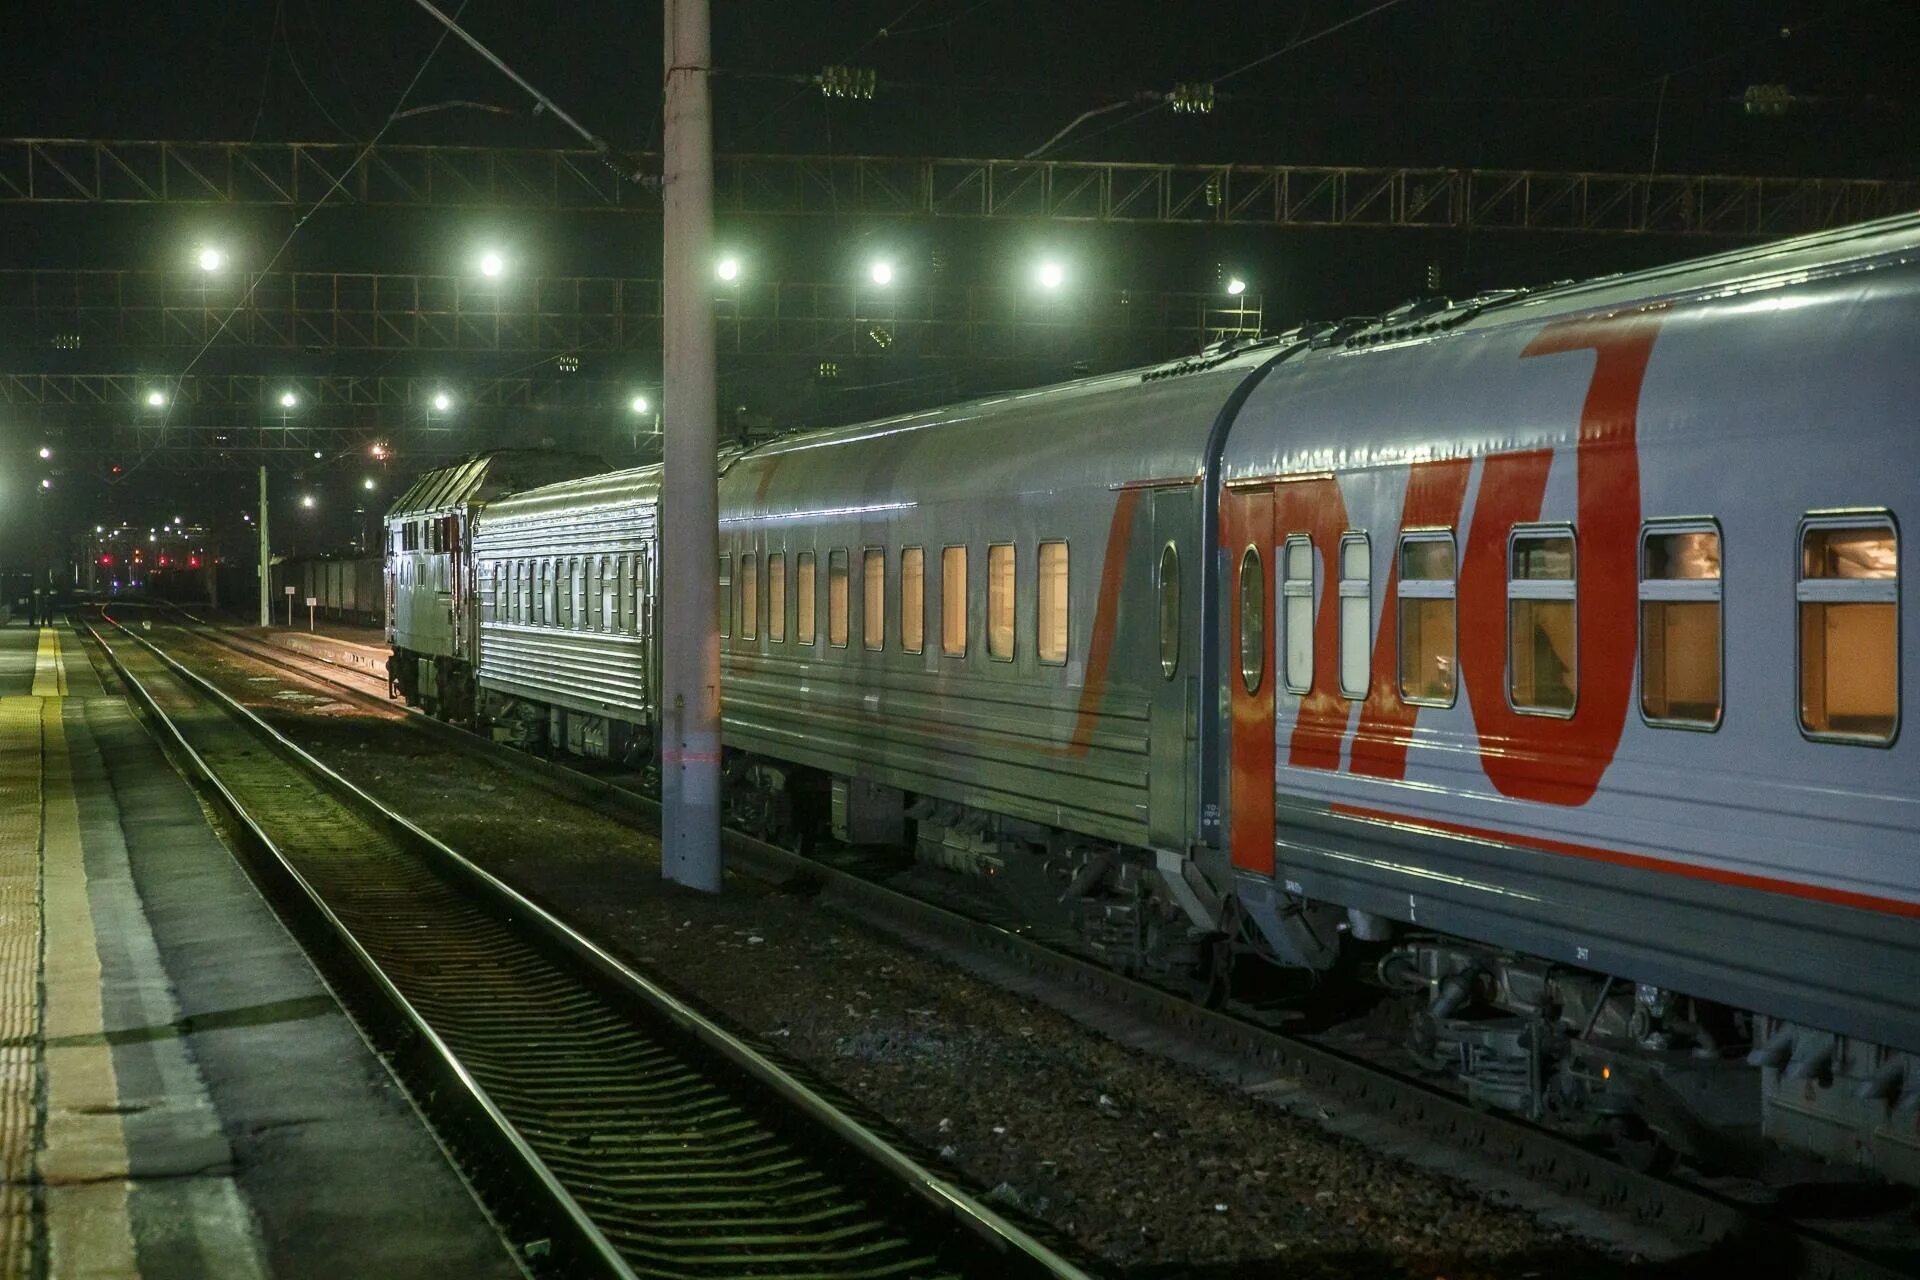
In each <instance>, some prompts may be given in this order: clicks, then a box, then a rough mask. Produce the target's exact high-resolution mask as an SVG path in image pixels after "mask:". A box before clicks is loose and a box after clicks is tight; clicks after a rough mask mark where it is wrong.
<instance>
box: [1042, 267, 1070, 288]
mask: <svg viewBox="0 0 1920 1280" xmlns="http://www.w3.org/2000/svg"><path fill="white" fill-rule="evenodd" d="M1036 278H1037V279H1038V280H1039V281H1040V287H1041V288H1042V289H1058V288H1059V287H1060V286H1061V285H1063V284H1065V283H1066V281H1067V269H1066V268H1065V267H1063V266H1061V265H1060V264H1059V263H1057V262H1043V263H1041V264H1040V270H1039V271H1038V273H1036Z"/></svg>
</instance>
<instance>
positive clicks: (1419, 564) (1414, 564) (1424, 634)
mask: <svg viewBox="0 0 1920 1280" xmlns="http://www.w3.org/2000/svg"><path fill="white" fill-rule="evenodd" d="M1456 563H1457V562H1456V559H1455V548H1454V542H1453V533H1452V532H1451V531H1447V532H1442V533H1409V534H1405V535H1403V536H1402V537H1401V539H1400V588H1399V592H1400V604H1399V608H1400V697H1401V699H1402V700H1403V701H1405V702H1411V703H1415V704H1418V705H1422V706H1432V707H1450V706H1452V705H1453V702H1454V698H1455V697H1456V696H1457V694H1458V691H1459V687H1460V674H1459V669H1458V667H1457V665H1456V655H1455V648H1456V641H1457V634H1456V630H1455V629H1456V627H1457V625H1458V618H1457V615H1456V614H1455V609H1456V608H1457V605H1456V603H1455V596H1454V593H1455V578H1454V574H1455V571H1456Z"/></svg>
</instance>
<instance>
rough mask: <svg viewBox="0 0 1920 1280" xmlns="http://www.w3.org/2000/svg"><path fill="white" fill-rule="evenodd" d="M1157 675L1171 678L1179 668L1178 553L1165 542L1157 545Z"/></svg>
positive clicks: (1171, 545)
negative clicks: (1159, 546)
mask: <svg viewBox="0 0 1920 1280" xmlns="http://www.w3.org/2000/svg"><path fill="white" fill-rule="evenodd" d="M1157 589H1158V592H1159V596H1160V675H1161V677H1162V678H1164V679H1167V680H1171V679H1173V676H1174V673H1175V672H1176V671H1178V670H1179V669H1180V553H1179V552H1178V551H1176V550H1174V547H1173V544H1172V543H1171V542H1169V543H1168V544H1167V545H1166V546H1164V547H1162V548H1160V581H1159V583H1158V584H1157Z"/></svg>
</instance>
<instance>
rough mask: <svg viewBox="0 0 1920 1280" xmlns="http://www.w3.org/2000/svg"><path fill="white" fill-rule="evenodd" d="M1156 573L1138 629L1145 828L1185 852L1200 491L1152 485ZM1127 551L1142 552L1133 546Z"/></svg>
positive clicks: (1192, 824) (1194, 715)
mask: <svg viewBox="0 0 1920 1280" xmlns="http://www.w3.org/2000/svg"><path fill="white" fill-rule="evenodd" d="M1150 497H1151V500H1152V502H1153V518H1152V529H1153V541H1152V543H1151V545H1150V547H1149V548H1148V554H1147V556H1146V557H1145V560H1146V564H1147V565H1148V567H1149V571H1150V572H1151V574H1152V580H1151V582H1150V584H1149V585H1150V587H1151V595H1150V596H1149V597H1147V610H1146V612H1145V613H1144V614H1142V615H1140V616H1141V619H1142V623H1144V624H1145V625H1141V624H1134V626H1135V627H1137V628H1138V630H1139V631H1141V632H1145V633H1146V634H1148V635H1150V636H1151V637H1152V640H1151V642H1150V644H1149V646H1148V647H1147V652H1146V662H1145V664H1144V665H1143V667H1142V669H1141V670H1142V678H1144V679H1145V680H1146V681H1147V682H1148V687H1149V689H1150V690H1151V692H1150V693H1149V695H1148V724H1147V743H1148V751H1149V752H1150V755H1149V757H1148V765H1147V834H1148V838H1149V839H1150V840H1151V841H1152V842H1153V845H1154V847H1155V848H1159V849H1172V850H1181V851H1184V850H1185V849H1186V848H1187V846H1188V845H1190V844H1191V843H1192V842H1193V840H1194V838H1195V835H1196V833H1197V823H1196V817H1195V814H1194V812H1193V793H1194V776H1193V770H1194V768H1195V760H1196V752H1195V751H1194V743H1195V740H1196V738H1197V737H1198V725H1197V721H1198V717H1199V701H1198V695H1199V689H1200V621H1199V619H1200V559H1199V554H1198V552H1199V541H1200V490H1199V487H1198V486H1197V485H1189V486H1187V487H1185V488H1180V489H1155V490H1153V491H1152V493H1151V495H1150ZM1129 553H1130V554H1138V552H1135V551H1132V550H1131V549H1129Z"/></svg>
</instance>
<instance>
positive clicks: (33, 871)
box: [0, 697, 43, 1280]
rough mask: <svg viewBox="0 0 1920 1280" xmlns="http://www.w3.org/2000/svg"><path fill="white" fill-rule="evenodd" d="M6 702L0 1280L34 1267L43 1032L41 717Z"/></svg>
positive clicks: (0, 847) (0, 874) (1, 809)
mask: <svg viewBox="0 0 1920 1280" xmlns="http://www.w3.org/2000/svg"><path fill="white" fill-rule="evenodd" d="M42 705H43V704H42V703H41V701H40V699H38V698H28V697H17V698H0V1276H5V1277H7V1280H13V1277H16V1276H18V1277H25V1276H27V1275H30V1274H31V1272H32V1268H33V1252H34V1239H35V1224H34V1212H33V1177H34V1147H35V1144H36V1142H37V1140H38V1136H39V1135H38V1134H37V1132H36V1130H35V1105H34V1095H35V1092H36V1086H37V1085H38V1083H39V1076H40V1065H39V1049H38V1046H37V1043H36V1038H37V1036H38V1034H39V1031H40V1025H39V1024H40V1019H39V992H38V985H39V977H40V807H41V796H40V782H41V776H40V775H41V767H40V710H41V707H42Z"/></svg>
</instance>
